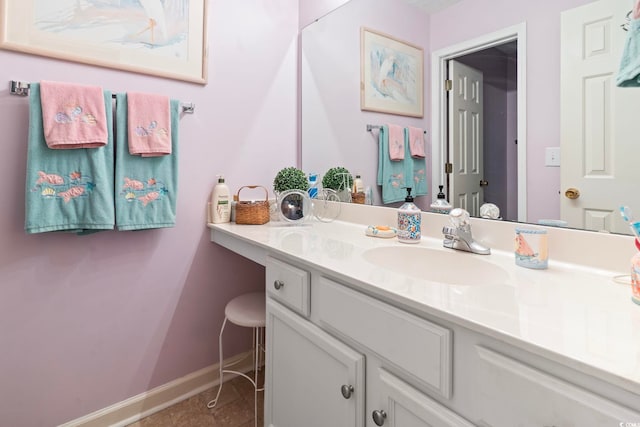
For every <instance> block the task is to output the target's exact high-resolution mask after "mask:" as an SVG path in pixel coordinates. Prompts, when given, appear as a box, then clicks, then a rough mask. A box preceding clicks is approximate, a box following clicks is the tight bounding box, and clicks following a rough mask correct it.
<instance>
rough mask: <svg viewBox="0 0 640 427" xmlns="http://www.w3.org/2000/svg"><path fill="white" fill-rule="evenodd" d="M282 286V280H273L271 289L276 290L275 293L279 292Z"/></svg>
mask: <svg viewBox="0 0 640 427" xmlns="http://www.w3.org/2000/svg"><path fill="white" fill-rule="evenodd" d="M283 286H284V282H283V281H282V280H274V281H273V287H274V288H276V291H279V290H280V289H282V287H283Z"/></svg>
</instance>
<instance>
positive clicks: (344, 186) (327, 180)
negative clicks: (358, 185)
mask: <svg viewBox="0 0 640 427" xmlns="http://www.w3.org/2000/svg"><path fill="white" fill-rule="evenodd" d="M345 174H346V175H345ZM345 176H346V178H345ZM352 185H353V176H351V173H350V172H349V171H348V170H347V169H346V168H343V167H342V166H337V167H334V168H331V169H329V170H328V171H327V173H325V174H324V176H323V177H322V187H323V188H331V189H332V190H336V191H341V190H350V189H351V186H352Z"/></svg>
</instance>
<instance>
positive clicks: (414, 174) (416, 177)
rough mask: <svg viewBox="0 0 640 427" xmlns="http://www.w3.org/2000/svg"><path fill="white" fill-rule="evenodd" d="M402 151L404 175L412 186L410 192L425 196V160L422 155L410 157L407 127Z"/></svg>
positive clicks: (409, 185)
mask: <svg viewBox="0 0 640 427" xmlns="http://www.w3.org/2000/svg"><path fill="white" fill-rule="evenodd" d="M404 152H405V153H406V155H405V160H404V161H405V163H406V171H405V175H406V176H408V177H410V179H411V182H410V183H408V184H407V186H408V187H411V188H412V191H411V194H412V195H414V196H426V195H427V194H428V191H427V162H426V159H425V158H424V157H412V156H410V150H409V128H404Z"/></svg>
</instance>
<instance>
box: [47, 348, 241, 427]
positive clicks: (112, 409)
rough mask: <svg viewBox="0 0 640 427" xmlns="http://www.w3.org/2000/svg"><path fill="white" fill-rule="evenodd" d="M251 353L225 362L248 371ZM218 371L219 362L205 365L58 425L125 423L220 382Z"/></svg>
mask: <svg viewBox="0 0 640 427" xmlns="http://www.w3.org/2000/svg"><path fill="white" fill-rule="evenodd" d="M251 354H252V351H251V350H249V351H247V352H245V353H241V354H238V355H236V356H233V357H230V358H228V359H225V361H224V364H225V365H229V364H233V363H237V362H238V364H237V365H235V366H234V367H233V369H234V370H237V371H240V372H245V373H246V372H249V371H251V370H252V369H253V362H252V358H251ZM243 359H245V360H243ZM240 361H241V362H240ZM219 370H220V366H219V364H218V363H216V364H214V365H210V366H207V367H206V368H202V369H200V370H198V371H195V372H192V373H190V374H187V375H185V376H184V377H181V378H178V379H175V380H173V381H171V382H168V383H166V384H163V385H161V386H158V387H156V388H154V389H151V390H149V391H146V392H144V393H140V394H138V395H137V396H133V397H130V398H129V399H126V400H123V401H121V402H118V403H115V404H113V405H111V406H108V407H106V408H104V409H100V410H98V411H95V412H93V413H91V414H88V415H85V416H83V417H80V418H77V419H75V420H72V421H69V422H67V423H65V424H61V425H60V426H59V427H104V426H111V427H124V426H127V425H129V424H132V423H135V422H136V421H139V420H141V419H142V418H144V417H148V416H149V415H151V414H154V413H156V412H158V411H161V410H163V409H165V408H168V407H169V406H171V405H174V404H176V403H178V402H181V401H183V400H185V399H188V398H190V397H191V396H195V395H196V394H198V393H201V392H203V391H205V390H206V389H208V388H211V387H214V386H216V385H218V384H219V383H220V375H219ZM225 377H226V376H225Z"/></svg>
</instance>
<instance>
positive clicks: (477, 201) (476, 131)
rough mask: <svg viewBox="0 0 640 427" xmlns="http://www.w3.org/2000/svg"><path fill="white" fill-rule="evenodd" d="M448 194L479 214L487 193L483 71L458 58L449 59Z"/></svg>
mask: <svg viewBox="0 0 640 427" xmlns="http://www.w3.org/2000/svg"><path fill="white" fill-rule="evenodd" d="M449 80H451V81H452V83H453V87H452V89H451V90H450V91H449V92H448V96H449V163H452V165H453V171H452V173H451V175H450V177H449V197H450V202H451V204H452V205H453V206H454V207H457V208H463V209H466V210H468V211H469V213H470V214H471V215H472V216H476V217H477V216H480V205H481V204H482V203H484V195H483V191H482V186H481V185H480V181H481V180H482V179H483V178H484V176H483V175H484V170H483V163H482V156H483V138H482V132H483V125H482V120H483V117H482V102H483V99H482V92H483V91H482V83H483V76H482V72H480V71H478V70H476V69H474V68H471V67H469V66H467V65H464V64H462V63H460V62H458V61H456V60H453V59H452V60H450V61H449Z"/></svg>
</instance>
